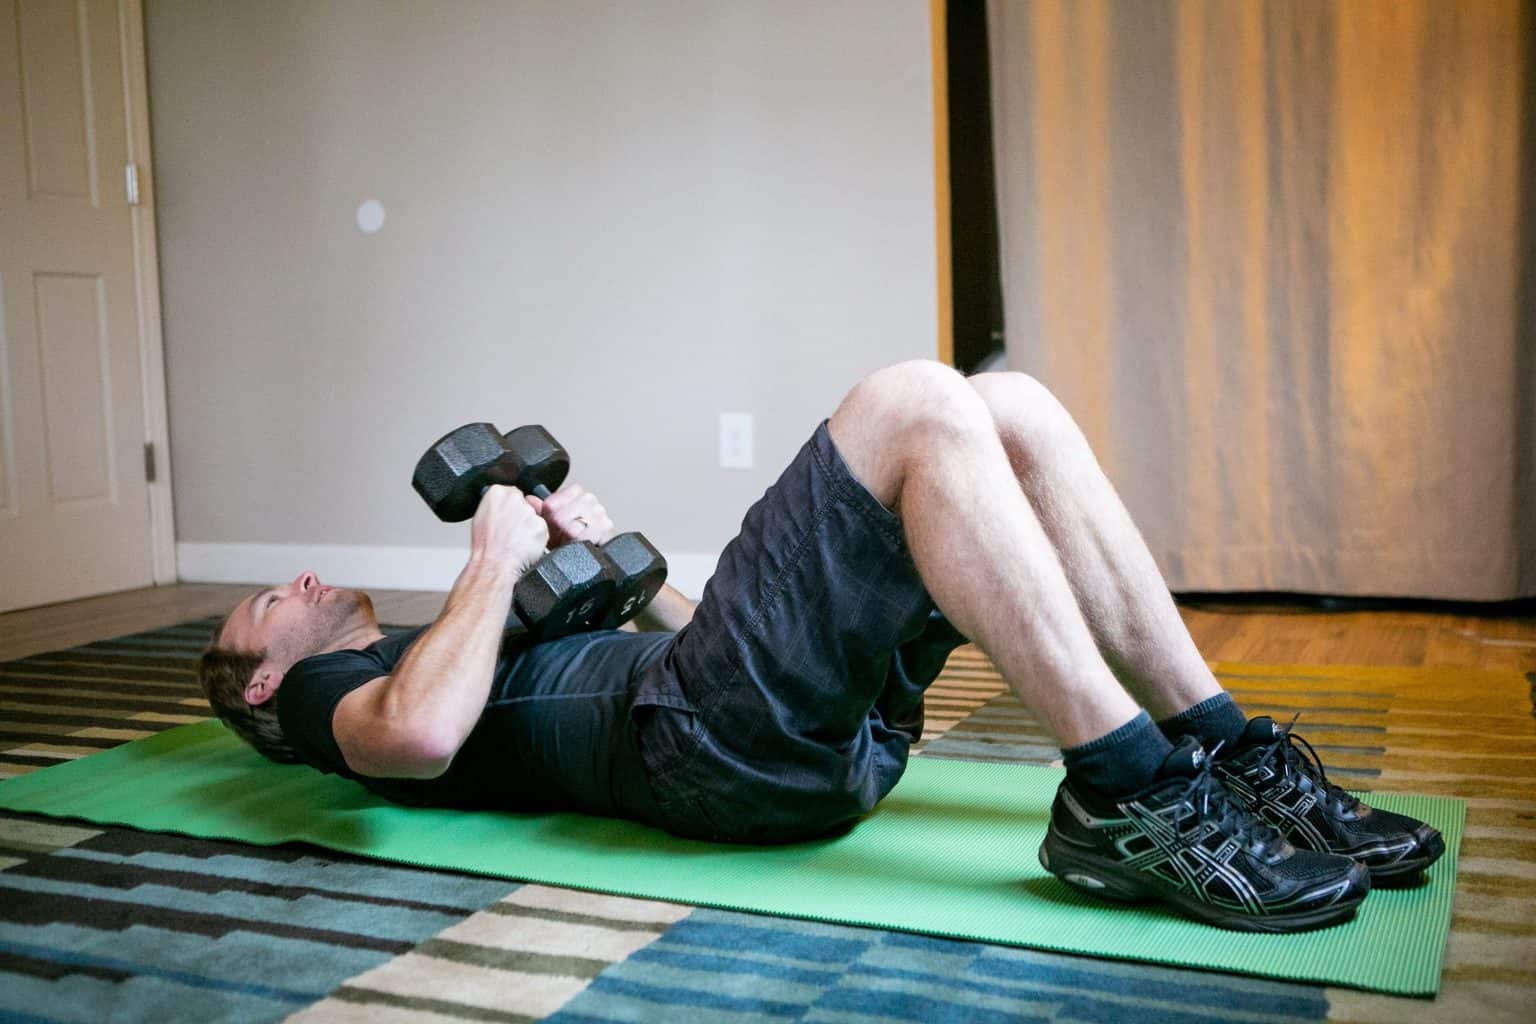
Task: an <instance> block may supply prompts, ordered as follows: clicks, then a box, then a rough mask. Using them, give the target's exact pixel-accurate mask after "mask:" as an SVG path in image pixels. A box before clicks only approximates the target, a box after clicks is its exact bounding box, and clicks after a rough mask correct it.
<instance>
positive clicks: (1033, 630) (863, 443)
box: [830, 362, 1140, 747]
mask: <svg viewBox="0 0 1536 1024" xmlns="http://www.w3.org/2000/svg"><path fill="white" fill-rule="evenodd" d="M830 430H831V434H832V439H833V441H834V443H835V444H836V445H837V448H838V451H839V452H840V453H841V454H842V456H843V458H844V460H845V461H846V462H847V463H848V465H849V468H850V469H852V470H853V473H854V475H855V476H856V477H858V478H859V480H860V481H861V482H863V483H864V485H865V487H867V488H868V489H869V490H870V492H871V493H872V494H874V496H875V497H876V498H877V499H878V500H879V501H880V502H881V503H882V504H884V505H885V506H886V507H887V508H891V509H895V510H897V512H898V514H899V515H900V517H901V519H902V522H903V525H904V528H905V532H906V537H907V542H908V545H909V547H910V549H911V551H912V555H913V559H914V561H915V562H916V564H917V569H918V572H919V573H920V574H921V576H922V578H923V583H924V585H925V586H926V587H927V588H928V592H929V594H930V595H931V596H932V597H933V600H934V603H935V604H937V605H938V607H939V609H940V610H941V611H942V612H943V613H944V614H945V616H946V617H947V618H948V619H949V620H950V622H952V623H953V624H954V625H955V627H956V628H957V629H959V630H960V631H961V632H962V633H964V634H965V635H966V636H968V637H970V638H971V639H972V640H974V641H975V642H976V643H977V644H978V645H979V646H980V647H981V648H982V649H983V650H985V651H986V652H987V654H988V655H989V656H991V658H992V660H993V662H994V663H995V664H996V665H997V667H998V671H999V672H1001V673H1002V675H1003V678H1004V679H1005V680H1007V682H1008V685H1009V687H1010V688H1011V689H1012V690H1013V692H1014V693H1015V694H1016V695H1017V696H1018V698H1019V699H1020V700H1021V701H1023V702H1024V703H1025V704H1026V705H1027V706H1028V707H1029V708H1030V710H1032V711H1033V712H1034V713H1035V715H1036V716H1037V717H1038V718H1040V719H1041V721H1042V722H1043V724H1044V725H1045V726H1046V727H1047V728H1048V729H1049V730H1050V731H1051V733H1052V734H1053V735H1054V736H1055V737H1056V738H1057V741H1058V742H1059V743H1060V744H1061V745H1062V746H1063V747H1075V746H1078V745H1080V744H1084V743H1087V742H1088V741H1090V740H1095V739H1098V738H1099V737H1103V736H1105V735H1106V734H1108V733H1110V732H1112V731H1114V730H1116V729H1117V728H1119V727H1120V726H1123V725H1125V724H1126V723H1127V722H1128V721H1130V720H1131V719H1133V718H1134V717H1135V716H1136V715H1137V713H1138V711H1139V710H1140V709H1139V708H1138V707H1137V706H1136V703H1135V702H1134V701H1133V700H1132V699H1131V697H1130V695H1128V694H1127V693H1126V692H1125V690H1124V689H1123V688H1122V687H1121V685H1120V683H1119V682H1118V681H1117V680H1116V679H1115V676H1114V674H1113V673H1112V672H1111V671H1110V668H1109V666H1108V665H1107V664H1106V663H1105V661H1104V659H1103V657H1102V656H1101V655H1100V653H1099V650H1098V648H1097V647H1096V645H1095V642H1094V638H1093V635H1092V633H1091V632H1090V631H1089V628H1088V624H1087V623H1086V622H1085V621H1084V618H1083V615H1082V612H1081V611H1080V610H1079V608H1078V603H1077V599H1076V598H1075V596H1074V594H1073V591H1072V587H1071V585H1070V584H1069V582H1068V579H1067V576H1066V574H1065V573H1064V572H1063V570H1062V565H1061V562H1060V560H1059V559H1058V557H1057V554H1056V550H1055V548H1054V546H1053V545H1052V543H1051V540H1050V538H1049V537H1048V536H1047V535H1046V532H1045V530H1044V529H1042V527H1041V524H1040V521H1039V519H1038V518H1037V517H1036V514H1035V511H1034V509H1033V508H1032V507H1031V506H1030V503H1029V501H1028V500H1027V499H1026V497H1025V495H1024V492H1023V491H1022V490H1021V489H1020V487H1019V484H1018V481H1017V480H1016V479H1015V477H1014V474H1013V469H1012V467H1011V465H1010V463H1009V460H1008V454H1007V452H1006V451H1005V450H1004V448H1003V444H1002V441H1001V439H1000V437H999V434H998V430H997V428H996V426H995V424H994V421H993V419H992V415H991V413H990V412H989V411H988V409H987V406H986V403H985V402H983V401H982V399H981V397H980V396H979V395H978V394H977V393H976V392H975V391H974V390H972V389H971V388H969V387H967V386H966V384H965V380H964V378H962V377H961V376H960V375H959V374H958V373H956V372H955V371H954V370H952V369H950V368H948V367H945V366H943V365H941V364H939V363H932V362H912V363H902V364H900V365H898V366H894V367H891V368H889V369H886V370H881V371H879V372H877V373H875V374H872V375H871V376H869V377H867V378H865V380H863V381H862V382H860V383H859V384H858V385H857V386H856V387H855V388H854V389H853V390H852V391H851V392H850V393H849V395H848V397H847V398H846V399H844V401H843V403H842V404H841V405H840V406H839V407H838V409H837V411H836V412H835V413H834V414H833V416H832V420H831V424H830Z"/></svg>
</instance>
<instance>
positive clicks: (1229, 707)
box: [1157, 693, 1248, 756]
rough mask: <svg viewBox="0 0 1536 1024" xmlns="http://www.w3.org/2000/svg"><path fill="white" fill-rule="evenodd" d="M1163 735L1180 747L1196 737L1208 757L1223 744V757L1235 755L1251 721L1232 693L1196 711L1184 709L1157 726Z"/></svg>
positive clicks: (1201, 703)
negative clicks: (1188, 737)
mask: <svg viewBox="0 0 1536 1024" xmlns="http://www.w3.org/2000/svg"><path fill="white" fill-rule="evenodd" d="M1157 727H1158V728H1159V729H1161V730H1163V735H1164V736H1167V737H1168V739H1169V740H1170V741H1171V742H1173V743H1177V742H1179V740H1181V739H1183V738H1184V737H1185V736H1194V737H1195V738H1196V739H1198V740H1199V741H1200V745H1201V746H1202V747H1204V748H1205V749H1206V752H1207V753H1209V752H1210V750H1211V748H1213V747H1215V746H1216V744H1218V743H1220V744H1222V748H1221V753H1222V755H1223V756H1225V755H1227V754H1230V753H1231V752H1232V748H1233V746H1235V745H1236V744H1237V739H1238V737H1239V736H1241V735H1242V734H1243V730H1244V729H1245V728H1247V727H1248V718H1247V716H1246V715H1244V714H1243V712H1242V709H1241V708H1239V707H1238V706H1237V701H1235V700H1233V699H1232V695H1231V694H1230V693H1218V694H1217V695H1216V696H1214V697H1209V698H1207V699H1206V700H1203V701H1201V702H1200V703H1199V704H1196V705H1195V706H1194V707H1191V708H1185V709H1184V710H1183V711H1180V712H1179V713H1178V714H1176V715H1174V716H1173V717H1171V718H1165V719H1163V720H1162V721H1161V722H1158V723H1157Z"/></svg>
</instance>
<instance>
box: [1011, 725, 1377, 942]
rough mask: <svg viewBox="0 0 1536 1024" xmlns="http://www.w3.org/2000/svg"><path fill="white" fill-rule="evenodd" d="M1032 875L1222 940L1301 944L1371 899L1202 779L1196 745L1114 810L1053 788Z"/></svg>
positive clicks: (1204, 760)
mask: <svg viewBox="0 0 1536 1024" xmlns="http://www.w3.org/2000/svg"><path fill="white" fill-rule="evenodd" d="M1040 863H1041V864H1042V865H1044V866H1045V869H1046V870H1047V871H1049V872H1051V873H1052V874H1054V875H1055V876H1056V877H1058V878H1060V879H1061V880H1062V881H1064V882H1066V883H1068V884H1069V885H1071V886H1073V887H1075V888H1077V889H1080V890H1082V891H1084V892H1087V893H1091V894H1092V895H1094V896H1099V897H1102V898H1104V899H1110V900H1118V901H1121V902H1142V901H1145V900H1151V899H1158V900H1162V901H1163V902H1165V903H1168V904H1170V905H1172V906H1173V907H1174V908H1176V909H1177V910H1179V911H1180V912H1181V913H1183V914H1185V915H1187V916H1189V917H1193V918H1195V919H1197V920H1200V921H1206V922H1209V923H1210V924H1215V925H1221V926H1222V927H1224V928H1236V929H1240V930H1242V931H1253V932H1298V931H1306V930H1309V929H1312V928H1323V927H1326V926H1328V925H1331V924H1338V923H1339V922H1341V921H1347V920H1349V919H1350V918H1351V917H1353V916H1354V914H1355V909H1356V908H1357V907H1358V906H1359V905H1360V901H1361V900H1363V899H1365V896H1366V893H1367V892H1369V891H1370V888H1371V883H1370V875H1369V874H1368V873H1367V872H1366V870H1365V868H1363V867H1361V866H1360V865H1359V864H1356V863H1355V862H1354V861H1352V860H1350V859H1349V858H1348V857H1341V856H1337V855H1334V854H1330V853H1314V852H1311V851H1308V850H1298V849H1296V848H1295V847H1294V846H1292V845H1291V844H1290V843H1288V842H1286V840H1285V837H1284V836H1282V835H1280V833H1279V832H1277V831H1275V830H1274V829H1272V828H1270V827H1269V826H1267V825H1265V824H1264V823H1263V822H1261V821H1259V820H1258V819H1257V818H1255V817H1254V816H1253V814H1251V813H1250V812H1249V811H1248V809H1247V808H1246V807H1244V806H1243V804H1242V803H1240V802H1239V801H1238V800H1237V799H1235V798H1234V797H1233V796H1232V794H1231V793H1229V792H1228V791H1227V790H1226V788H1225V787H1224V786H1222V784H1221V782H1220V780H1218V779H1217V778H1216V777H1215V776H1214V775H1212V774H1211V764H1210V758H1209V757H1207V756H1206V753H1205V751H1204V750H1203V749H1201V747H1200V744H1199V742H1198V741H1197V740H1196V739H1195V738H1194V737H1193V736H1186V737H1185V738H1184V739H1183V740H1182V741H1181V742H1180V743H1179V745H1178V746H1177V747H1175V748H1174V750H1173V753H1171V754H1169V755H1168V757H1167V759H1166V760H1165V761H1164V762H1163V765H1162V767H1161V769H1159V771H1158V775H1157V779H1156V780H1155V781H1154V782H1153V783H1152V784H1151V785H1150V786H1148V787H1147V788H1146V789H1144V790H1142V791H1141V792H1140V793H1137V794H1136V795H1134V796H1132V797H1129V798H1127V799H1124V800H1120V801H1118V802H1111V801H1108V800H1106V799H1104V798H1101V797H1096V796H1095V795H1094V794H1091V793H1089V792H1087V791H1085V790H1084V789H1081V788H1079V787H1076V786H1074V785H1073V784H1072V782H1071V780H1067V781H1064V782H1062V784H1061V788H1060V789H1058V790H1057V791H1056V802H1055V803H1053V804H1052V805H1051V824H1050V828H1049V829H1048V830H1047V831H1046V835H1045V842H1044V843H1043V844H1042V845H1041V847H1040Z"/></svg>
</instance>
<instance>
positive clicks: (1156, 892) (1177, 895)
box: [1040, 832, 1371, 933]
mask: <svg viewBox="0 0 1536 1024" xmlns="http://www.w3.org/2000/svg"><path fill="white" fill-rule="evenodd" d="M1040 866H1041V867H1043V868H1045V870H1047V871H1049V872H1050V873H1051V874H1053V875H1055V876H1056V877H1057V878H1059V879H1061V880H1062V881H1063V882H1065V883H1066V884H1067V885H1070V886H1071V887H1072V888H1074V889H1076V890H1077V891H1078V892H1083V893H1087V894H1088V895H1090V896H1095V897H1098V898H1099V899H1102V900H1108V901H1110V902H1112V903H1148V902H1151V901H1153V900H1156V901H1158V902H1162V903H1166V904H1168V905H1169V906H1170V907H1172V908H1173V909H1175V910H1177V911H1178V912H1179V913H1181V914H1183V915H1184V916H1186V917H1191V918H1194V919H1195V920H1197V921H1201V922H1204V923H1205V924H1213V925H1217V926H1218V927H1221V928H1229V929H1232V930H1233V931H1243V932H1271V933H1277V932H1278V933H1288V932H1306V931H1314V930H1316V929H1318V928H1328V927H1331V926H1333V925H1336V924H1343V923H1344V922H1345V921H1348V920H1349V919H1350V918H1352V917H1354V916H1355V911H1356V910H1357V909H1358V908H1359V906H1360V903H1361V901H1362V900H1364V899H1365V897H1366V895H1367V894H1368V893H1369V892H1370V887H1371V879H1370V873H1369V872H1368V871H1367V870H1366V869H1365V866H1364V865H1362V864H1359V863H1357V864H1355V866H1354V868H1353V869H1352V870H1351V872H1350V879H1351V881H1353V882H1354V893H1353V895H1351V896H1346V897H1345V898H1343V899H1341V900H1340V901H1339V902H1337V903H1334V904H1331V905H1329V906H1326V907H1319V908H1317V909H1314V910H1304V911H1297V912H1294V913H1279V914H1247V913H1243V912H1242V911H1237V910H1227V909H1225V908H1222V907H1218V906H1215V905H1213V904H1210V903H1206V902H1204V901H1203V900H1198V899H1195V898H1194V897H1191V896H1188V895H1185V894H1184V893H1182V892H1179V891H1178V890H1176V889H1173V888H1172V887H1171V886H1168V885H1167V884H1166V883H1160V882H1159V880H1157V879H1154V878H1151V877H1150V876H1148V875H1146V874H1144V873H1142V872H1140V871H1133V870H1130V869H1127V868H1124V867H1122V866H1121V865H1119V864H1116V863H1114V862H1112V861H1106V860H1104V859H1102V858H1099V857H1095V856H1093V855H1092V854H1085V853H1084V852H1083V851H1081V850H1079V849H1077V848H1075V847H1072V846H1069V845H1067V844H1065V843H1062V842H1060V841H1058V840H1057V839H1056V836H1055V834H1054V833H1052V832H1047V833H1046V837H1045V842H1044V843H1042V844H1041V846H1040Z"/></svg>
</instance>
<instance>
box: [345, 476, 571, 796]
mask: <svg viewBox="0 0 1536 1024" xmlns="http://www.w3.org/2000/svg"><path fill="white" fill-rule="evenodd" d="M548 539H549V530H548V527H546V526H545V524H544V521H543V520H542V519H540V518H539V517H538V515H537V514H536V513H535V512H534V511H533V510H532V508H531V507H530V506H529V505H528V504H526V503H525V502H524V498H523V495H522V494H521V492H519V491H518V490H517V489H516V488H512V487H499V486H497V487H491V488H490V489H489V490H487V491H486V493H485V494H484V495H483V496H482V497H481V499H480V508H479V509H478V510H477V511H476V513H475V519H474V522H473V523H472V524H471V527H470V555H469V562H468V563H467V564H466V565H465V566H464V570H463V571H462V572H461V573H459V578H458V579H457V580H456V581H455V582H454V585H453V590H452V591H451V592H450V593H449V595H448V600H447V602H446V604H445V605H444V607H443V612H442V614H441V615H439V616H438V617H437V621H436V622H434V623H433V624H432V625H431V627H429V628H428V629H427V630H426V631H425V632H423V633H422V635H421V636H420V637H418V638H417V640H416V642H415V643H413V644H411V646H410V648H409V649H408V650H407V651H406V653H405V656H404V657H403V658H401V659H400V663H399V664H398V665H396V666H395V670H394V672H392V673H391V674H389V675H388V676H380V677H379V678H377V679H372V680H369V681H368V682H367V683H365V684H363V685H362V686H360V687H358V688H357V689H356V690H353V691H352V692H351V693H349V694H347V695H346V696H345V697H343V698H342V699H341V701H340V703H338V704H337V705H336V713H335V715H334V716H333V717H332V719H331V729H332V732H333V733H334V734H335V736H336V743H337V745H338V746H340V747H341V752H342V756H343V757H345V758H346V761H347V764H348V766H349V767H351V768H352V770H353V771H356V772H359V773H361V774H364V775H374V776H380V777H404V778H435V777H436V776H438V775H441V774H442V773H443V772H445V771H447V770H448V766H449V764H451V763H452V761H453V757H454V755H455V754H457V753H458V750H459V747H460V746H461V745H462V744H463V742H464V740H465V739H466V738H467V737H468V736H469V734H470V732H471V731H472V730H473V729H474V727H475V724H476V723H477V722H479V720H480V715H481V714H482V713H483V712H484V711H485V701H486V698H487V697H488V696H489V695H490V690H491V682H492V679H493V678H494V676H495V674H496V659H497V655H498V654H499V653H500V650H501V640H502V634H503V632H504V631H505V629H506V623H507V615H508V613H509V612H510V611H511V608H512V591H513V588H514V586H515V585H516V584H517V581H518V579H519V578H521V576H522V574H523V572H524V571H526V568H527V567H528V566H531V565H532V564H533V563H534V562H535V561H537V560H538V557H539V555H540V554H541V553H542V552H543V550H544V544H545V542H546V541H547V540H548Z"/></svg>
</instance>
